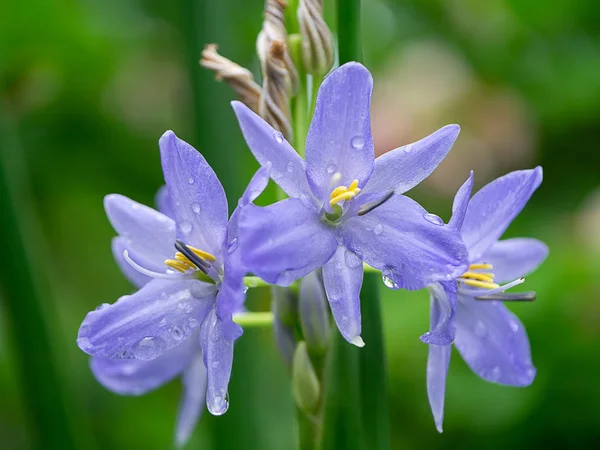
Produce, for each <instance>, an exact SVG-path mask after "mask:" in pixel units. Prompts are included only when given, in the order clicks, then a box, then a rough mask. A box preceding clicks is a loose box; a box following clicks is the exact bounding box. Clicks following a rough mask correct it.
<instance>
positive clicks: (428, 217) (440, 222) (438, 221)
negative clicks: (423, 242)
mask: <svg viewBox="0 0 600 450" xmlns="http://www.w3.org/2000/svg"><path fill="white" fill-rule="evenodd" d="M423 219H425V220H426V221H427V222H429V223H432V224H434V225H444V221H443V220H442V219H440V218H439V217H438V216H436V215H435V214H430V213H427V214H423Z"/></svg>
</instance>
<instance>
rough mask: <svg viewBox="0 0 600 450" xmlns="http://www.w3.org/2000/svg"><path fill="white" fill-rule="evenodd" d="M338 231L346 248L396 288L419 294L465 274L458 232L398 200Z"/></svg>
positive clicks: (414, 205) (412, 203)
mask: <svg viewBox="0 0 600 450" xmlns="http://www.w3.org/2000/svg"><path fill="white" fill-rule="evenodd" d="M341 228H342V236H343V239H344V243H345V244H346V246H347V247H348V248H349V249H350V250H352V251H353V252H355V253H356V254H357V255H358V256H359V257H360V258H361V259H362V260H363V261H365V262H366V263H367V264H369V265H370V266H372V267H375V268H376V269H379V270H381V271H382V273H383V275H384V276H386V277H388V278H390V279H391V280H392V281H393V282H394V283H395V287H396V288H404V289H411V290H415V289H422V288H424V287H425V286H427V285H428V284H431V283H433V282H436V281H441V280H449V279H451V278H455V277H457V276H460V275H462V274H463V273H464V272H465V270H466V269H467V261H466V255H467V251H466V249H465V246H464V244H463V243H462V240H461V239H460V235H459V233H458V232H457V231H456V230H455V229H453V228H452V227H449V226H446V225H444V224H443V222H442V220H441V219H440V218H438V217H437V216H433V215H431V214H428V213H427V211H425V210H424V209H423V208H422V207H421V206H420V205H419V204H418V203H417V202H415V201H414V200H411V199H410V198H408V197H405V196H402V195H396V194H395V195H393V196H392V197H391V198H390V199H389V200H388V201H387V202H385V203H384V204H383V205H381V206H379V207H377V208H376V209H374V210H373V211H371V212H369V213H367V214H365V215H364V216H356V217H352V218H350V219H348V220H347V221H346V222H345V223H344V224H343V225H342V227H341Z"/></svg>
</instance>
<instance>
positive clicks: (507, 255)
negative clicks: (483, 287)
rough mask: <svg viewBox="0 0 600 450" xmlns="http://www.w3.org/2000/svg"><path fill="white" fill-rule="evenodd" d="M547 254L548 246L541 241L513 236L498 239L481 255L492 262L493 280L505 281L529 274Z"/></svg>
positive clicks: (484, 259) (487, 261)
mask: <svg viewBox="0 0 600 450" xmlns="http://www.w3.org/2000/svg"><path fill="white" fill-rule="evenodd" d="M547 256H548V246H547V245H546V244H544V243H543V242H542V241H538V240H537V239H529V238H514V239H506V240H503V241H498V242H496V243H495V244H494V245H492V246H491V247H490V248H489V249H488V250H487V251H486V252H485V253H484V254H483V256H482V257H481V261H485V262H486V263H489V264H492V265H493V266H494V269H493V272H494V274H495V277H494V281H496V282H497V283H505V282H507V281H512V280H515V279H517V278H520V277H524V276H525V275H528V274H530V273H531V272H533V271H534V270H535V269H537V268H538V266H539V265H540V264H541V263H542V262H544V260H545V259H546V257H547Z"/></svg>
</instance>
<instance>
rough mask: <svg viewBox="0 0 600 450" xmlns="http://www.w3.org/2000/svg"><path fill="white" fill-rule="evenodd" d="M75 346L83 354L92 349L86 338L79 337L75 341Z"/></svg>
mask: <svg viewBox="0 0 600 450" xmlns="http://www.w3.org/2000/svg"><path fill="white" fill-rule="evenodd" d="M77 345H78V346H79V348H80V349H81V350H83V351H84V352H86V351H88V350H89V349H91V348H92V347H93V345H92V343H91V342H90V340H89V339H88V338H86V337H80V338H79V339H77Z"/></svg>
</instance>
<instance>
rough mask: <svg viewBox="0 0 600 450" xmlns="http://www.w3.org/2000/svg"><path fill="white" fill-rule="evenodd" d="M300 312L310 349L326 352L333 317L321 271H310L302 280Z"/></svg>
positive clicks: (299, 300)
mask: <svg viewBox="0 0 600 450" xmlns="http://www.w3.org/2000/svg"><path fill="white" fill-rule="evenodd" d="M298 313H299V315H300V324H301V325H302V333H303V335H304V339H305V340H306V345H307V347H308V349H309V350H310V351H311V352H315V353H324V352H325V349H326V348H327V342H328V341H329V333H330V327H331V325H330V323H331V319H330V315H329V305H328V303H327V295H326V294H325V287H324V286H323V281H322V279H321V275H320V272H319V271H314V272H311V273H309V274H308V275H307V276H305V277H304V278H303V279H302V281H301V282H300V294H299V296H298Z"/></svg>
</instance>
